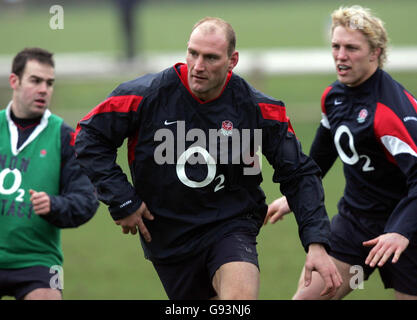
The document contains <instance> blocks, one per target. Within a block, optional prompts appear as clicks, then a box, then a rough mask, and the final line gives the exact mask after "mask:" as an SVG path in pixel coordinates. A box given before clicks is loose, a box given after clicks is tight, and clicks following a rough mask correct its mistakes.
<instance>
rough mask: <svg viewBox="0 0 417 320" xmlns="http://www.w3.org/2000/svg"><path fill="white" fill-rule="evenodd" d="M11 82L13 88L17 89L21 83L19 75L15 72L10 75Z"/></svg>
mask: <svg viewBox="0 0 417 320" xmlns="http://www.w3.org/2000/svg"><path fill="white" fill-rule="evenodd" d="M9 84H10V87H11V88H12V89H13V90H16V89H17V88H18V86H19V84H20V79H19V76H18V75H17V74H15V73H11V74H10V76H9Z"/></svg>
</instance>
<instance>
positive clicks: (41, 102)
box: [35, 98, 46, 107]
mask: <svg viewBox="0 0 417 320" xmlns="http://www.w3.org/2000/svg"><path fill="white" fill-rule="evenodd" d="M35 104H36V105H37V106H40V107H43V106H45V105H46V100H45V99H41V98H39V99H35Z"/></svg>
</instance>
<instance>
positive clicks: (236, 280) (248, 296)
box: [213, 261, 259, 300]
mask: <svg viewBox="0 0 417 320" xmlns="http://www.w3.org/2000/svg"><path fill="white" fill-rule="evenodd" d="M213 287H214V289H215V290H216V292H217V295H218V298H219V299H220V300H255V299H257V298H258V293H259V269H258V267H257V266H256V265H254V264H252V263H250V262H243V261H235V262H228V263H225V264H223V265H222V266H221V267H220V268H219V269H218V270H217V271H216V273H215V274H214V277H213Z"/></svg>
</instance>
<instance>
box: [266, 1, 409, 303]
mask: <svg viewBox="0 0 417 320" xmlns="http://www.w3.org/2000/svg"><path fill="white" fill-rule="evenodd" d="M332 22H333V23H332V29H331V30H332V53H333V59H334V62H335V66H336V74H337V81H336V82H334V83H333V84H331V85H330V86H329V87H327V88H326V89H325V91H324V93H323V96H322V99H321V107H322V115H323V118H322V121H321V123H320V127H319V128H318V130H317V133H316V137H315V139H314V141H313V144H312V147H311V151H310V156H311V157H312V158H313V159H314V160H315V161H316V163H317V164H318V165H319V166H320V168H321V170H322V175H323V176H324V175H325V174H326V173H327V171H328V170H329V169H330V167H331V166H332V165H333V163H334V161H335V160H336V158H337V156H339V157H340V159H341V160H342V161H343V165H344V174H345V179H346V187H345V192H344V195H343V197H342V199H341V200H340V201H339V204H338V210H339V213H338V214H337V215H336V216H335V217H334V218H333V220H332V224H331V233H332V237H331V251H330V254H331V256H332V258H333V260H334V262H335V264H336V266H337V267H338V269H339V271H340V273H341V275H342V277H343V284H342V286H341V287H340V288H339V290H338V292H337V293H336V295H335V296H334V297H333V298H336V299H341V298H343V297H344V296H346V295H347V294H348V293H349V292H351V291H352V290H353V289H354V287H355V285H358V283H356V284H355V283H353V285H352V281H351V280H352V278H351V277H352V276H353V275H356V272H354V273H351V270H352V269H351V268H352V266H355V268H361V270H363V271H364V279H365V280H366V279H367V278H368V277H369V275H370V274H371V273H372V272H373V271H374V270H375V269H376V268H378V269H379V272H380V274H381V278H382V280H383V282H384V285H385V287H386V288H394V290H395V295H396V298H397V299H415V298H417V242H416V231H417V175H416V172H417V126H416V121H417V102H416V100H415V98H414V97H413V96H412V95H411V93H410V92H408V91H407V90H406V89H404V87H403V86H402V85H401V84H399V83H398V82H396V81H395V80H393V79H392V78H391V77H390V75H389V74H387V73H386V72H385V71H383V70H382V67H383V64H384V62H385V60H386V47H387V33H386V31H385V29H384V27H383V23H382V21H381V20H380V19H378V18H376V17H375V16H373V15H372V14H371V12H370V10H369V9H364V8H362V7H359V6H353V7H350V8H340V9H338V10H336V11H334V12H333V14H332ZM290 207H291V204H290V206H288V203H287V201H286V199H285V198H280V199H278V200H276V201H274V202H273V203H272V204H271V205H270V206H269V210H268V214H267V218H266V220H265V222H267V221H268V220H269V221H270V222H272V223H274V222H275V221H277V220H278V219H280V218H282V216H283V215H284V214H286V213H288V212H289V211H290ZM355 270H357V269H355ZM303 272H304V271H303ZM322 287H323V281H322V279H321V277H320V276H319V275H318V274H317V273H314V274H313V281H312V284H311V285H310V286H308V287H306V286H304V284H303V282H302V281H301V279H300V282H299V286H298V291H297V292H296V294H295V296H294V299H322V298H331V297H330V296H324V297H320V295H319V292H320V290H321V288H322Z"/></svg>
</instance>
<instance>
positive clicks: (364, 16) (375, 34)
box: [331, 5, 388, 69]
mask: <svg viewBox="0 0 417 320" xmlns="http://www.w3.org/2000/svg"><path fill="white" fill-rule="evenodd" d="M338 26H342V27H344V28H351V29H357V30H359V31H360V32H362V34H363V35H364V36H365V37H366V39H367V40H368V43H369V46H370V48H371V50H375V49H377V48H381V54H380V55H379V57H378V66H379V67H380V68H381V69H382V67H383V66H384V63H385V62H386V60H387V44H388V35H387V31H386V30H385V28H384V22H383V21H382V20H381V19H379V18H377V17H376V16H374V15H373V14H372V12H371V10H370V9H368V8H363V7H361V6H358V5H355V6H352V7H340V8H339V9H337V10H335V11H333V13H332V29H331V32H332V34H333V31H334V29H335V28H336V27H338Z"/></svg>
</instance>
